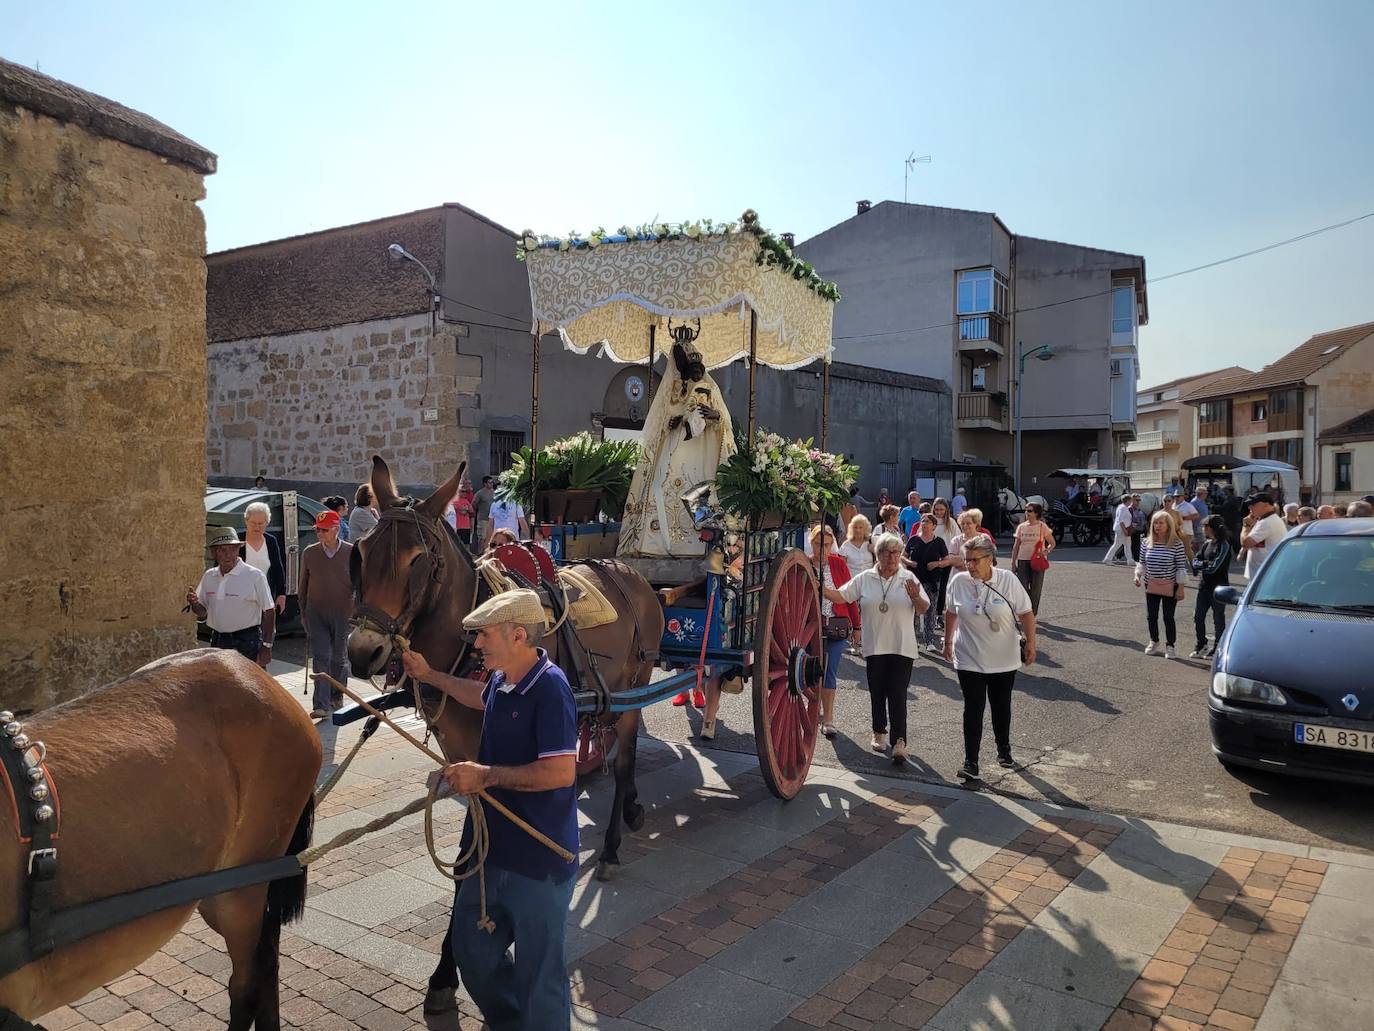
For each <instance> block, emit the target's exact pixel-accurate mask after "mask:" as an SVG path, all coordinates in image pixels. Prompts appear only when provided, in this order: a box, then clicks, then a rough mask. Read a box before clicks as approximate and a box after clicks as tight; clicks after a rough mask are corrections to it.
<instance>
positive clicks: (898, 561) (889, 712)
mask: <svg viewBox="0 0 1374 1031" xmlns="http://www.w3.org/2000/svg"><path fill="white" fill-rule="evenodd" d="M874 550H875V551H876V552H877V556H878V561H877V565H875V566H874V567H873V568H871V569H866V570H864V572H862V573H860V574H859V575H858V576H856V577H854V579H852V580H850V581H849V582H848V583H847V584H844V585H843V586H841V587H840V588H838V589H836V588H833V587H827V588H825V596H826V598H828V599H829V600H830V601H832V602H834V603H835V604H836V605H846V604H849V603H851V602H858V603H859V611H860V613H861V615H862V619H863V645H862V648H863V653H864V658H865V660H866V663H865V665H866V666H867V673H868V696H869V699H870V701H871V702H872V705H873V750H874V751H875V752H882V751H885V750H886V749H887V744H888V734H889V728H890V730H891V741H892V761H893V762H894V763H896V764H897V765H899V766H900V765H902V764H903V763H905V762H906V756H907V751H906V693H907V688H908V687H909V686H910V685H911V665H912V663H913V662H914V661H915V659H916V656H917V655H918V654H919V652H918V650H917V647H916V623H915V617H916V616H919V615H923V614H924V613H925V611H926V609H928V608H930V599H929V598H927V597H926V593H925V591H923V590H921V584H920V581H918V580H917V579H916V576H915V574H913V573H912V572H911V570H909V569H905V568H903V567H902V539H901V538H900V537H899V536H895V535H893V534H884V535H883V536H882V537H880V538H878V540H877V541H876V542H875V543H874Z"/></svg>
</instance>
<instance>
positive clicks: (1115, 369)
mask: <svg viewBox="0 0 1374 1031" xmlns="http://www.w3.org/2000/svg"><path fill="white" fill-rule="evenodd" d="M1112 375H1113V376H1120V375H1121V359H1120V358H1113V359H1112Z"/></svg>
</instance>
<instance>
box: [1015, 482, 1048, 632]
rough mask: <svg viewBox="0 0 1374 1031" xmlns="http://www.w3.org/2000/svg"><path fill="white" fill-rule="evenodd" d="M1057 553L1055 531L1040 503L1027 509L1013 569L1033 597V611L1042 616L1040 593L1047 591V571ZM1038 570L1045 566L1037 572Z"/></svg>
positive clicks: (1029, 505) (1019, 528)
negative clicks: (1046, 518)
mask: <svg viewBox="0 0 1374 1031" xmlns="http://www.w3.org/2000/svg"><path fill="white" fill-rule="evenodd" d="M1053 550H1054V531H1053V530H1051V529H1050V524H1049V523H1047V522H1045V510H1044V509H1043V508H1042V507H1041V506H1040V505H1039V504H1038V503H1037V502H1034V501H1032V502H1030V503H1029V504H1027V505H1026V521H1025V522H1023V523H1021V524H1020V525H1019V526H1017V527H1016V538H1015V540H1014V541H1013V542H1012V546H1011V567H1012V569H1014V570H1016V578H1017V579H1018V580H1020V581H1021V586H1022V587H1024V588H1025V589H1026V593H1027V594H1028V595H1029V596H1030V600H1031V611H1032V612H1034V613H1035V614H1036V615H1037V616H1038V615H1040V592H1041V591H1042V590H1044V587H1045V570H1046V569H1048V568H1049V558H1050V552H1051V551H1053ZM1036 566H1041V568H1039V569H1037V568H1036Z"/></svg>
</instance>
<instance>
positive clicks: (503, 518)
mask: <svg viewBox="0 0 1374 1031" xmlns="http://www.w3.org/2000/svg"><path fill="white" fill-rule="evenodd" d="M487 515H488V518H487V535H486V537H484V538H483V539H482V549H483V550H484V551H485V550H486V547H487V541H489V540H491V535H492V534H493V533H495V532H496V531H497V530H509V531H510V532H511V533H513V534H515V537H516V540H521V541H523V540H528V539H529V536H530V527H529V524H528V523H526V522H525V510H524V509H523V508H521V507H520V505H519V504H518V503H517V502H515V501H511V500H510V499H509V498H506V499H503V500H500V501H493V502H492V503H491V508H490V509H489V510H488V513H487Z"/></svg>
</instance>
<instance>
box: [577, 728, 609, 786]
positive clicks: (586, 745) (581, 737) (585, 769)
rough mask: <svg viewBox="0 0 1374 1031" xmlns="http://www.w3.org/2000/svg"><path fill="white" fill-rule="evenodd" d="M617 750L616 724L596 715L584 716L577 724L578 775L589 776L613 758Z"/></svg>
mask: <svg viewBox="0 0 1374 1031" xmlns="http://www.w3.org/2000/svg"><path fill="white" fill-rule="evenodd" d="M614 750H615V724H614V723H611V724H609V725H608V724H604V723H602V722H601V720H600V719H599V718H598V717H596V716H583V717H582V718H581V719H580V720H579V721H578V724H577V775H578V776H579V777H587V776H590V775H591V774H593V773H595V772H597V770H599V769H601V767H602V766H604V765H605V764H606V763H608V762H610V760H611V752H613V751H614Z"/></svg>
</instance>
